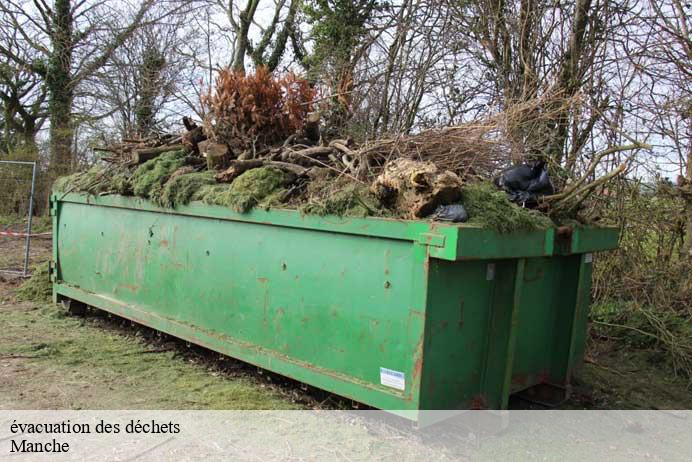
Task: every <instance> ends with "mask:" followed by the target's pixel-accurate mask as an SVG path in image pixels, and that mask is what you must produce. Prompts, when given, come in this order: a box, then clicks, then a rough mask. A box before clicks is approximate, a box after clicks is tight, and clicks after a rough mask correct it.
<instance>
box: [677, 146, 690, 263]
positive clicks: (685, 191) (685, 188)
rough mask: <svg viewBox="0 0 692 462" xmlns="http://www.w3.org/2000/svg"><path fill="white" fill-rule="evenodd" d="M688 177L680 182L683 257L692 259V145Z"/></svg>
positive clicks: (688, 157) (688, 160) (688, 163)
mask: <svg viewBox="0 0 692 462" xmlns="http://www.w3.org/2000/svg"><path fill="white" fill-rule="evenodd" d="M685 173H686V178H685V179H684V180H683V181H681V182H680V192H681V193H682V198H683V200H684V201H685V218H684V219H685V237H684V242H683V245H682V249H681V250H682V251H681V254H682V255H681V257H682V258H688V259H690V260H692V146H690V147H689V148H688V149H687V171H686V172H685Z"/></svg>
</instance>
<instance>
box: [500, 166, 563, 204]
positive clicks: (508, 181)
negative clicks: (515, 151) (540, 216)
mask: <svg viewBox="0 0 692 462" xmlns="http://www.w3.org/2000/svg"><path fill="white" fill-rule="evenodd" d="M495 184H496V185H497V187H499V188H501V189H503V190H504V191H505V192H506V193H507V195H508V196H509V199H510V200H511V201H512V202H514V203H515V204H519V205H521V206H523V207H529V208H531V207H535V206H536V205H538V198H539V197H540V196H543V195H546V194H553V193H554V192H555V189H554V188H553V184H552V183H551V182H550V177H549V176H548V169H547V168H546V165H545V162H542V161H539V162H533V163H531V164H522V165H518V166H516V167H512V168H510V169H507V170H505V171H504V172H502V174H501V175H500V176H499V177H497V178H496V179H495Z"/></svg>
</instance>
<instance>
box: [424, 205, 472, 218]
mask: <svg viewBox="0 0 692 462" xmlns="http://www.w3.org/2000/svg"><path fill="white" fill-rule="evenodd" d="M432 219H433V220H440V221H451V222H453V223H464V222H465V221H466V220H468V219H469V214H468V213H467V212H466V209H465V208H464V206H463V205H461V204H451V205H438V206H437V208H436V209H435V212H434V213H433V215H432Z"/></svg>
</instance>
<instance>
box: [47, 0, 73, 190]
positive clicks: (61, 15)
mask: <svg viewBox="0 0 692 462" xmlns="http://www.w3.org/2000/svg"><path fill="white" fill-rule="evenodd" d="M53 14H54V19H53V24H52V26H53V29H52V31H51V32H52V33H51V45H52V49H51V51H50V57H49V62H48V70H47V72H46V87H47V89H48V112H49V115H50V160H51V170H52V171H53V173H54V174H55V175H56V176H58V175H62V174H65V173H67V172H69V171H70V169H71V168H72V160H73V159H72V136H73V124H72V101H73V99H74V89H73V88H72V83H71V78H70V77H71V67H72V37H73V34H72V26H73V18H72V12H71V5H70V0H56V1H55V10H54V13H53Z"/></svg>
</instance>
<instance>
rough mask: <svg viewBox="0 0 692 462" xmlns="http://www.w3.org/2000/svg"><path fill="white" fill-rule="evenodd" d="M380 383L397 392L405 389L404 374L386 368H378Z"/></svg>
mask: <svg viewBox="0 0 692 462" xmlns="http://www.w3.org/2000/svg"><path fill="white" fill-rule="evenodd" d="M380 383H381V384H382V385H384V386H385V387H391V388H396V389H397V390H402V391H403V390H405V389H406V378H405V377H404V373H403V372H399V371H394V370H392V369H387V368H386V367H380Z"/></svg>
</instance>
